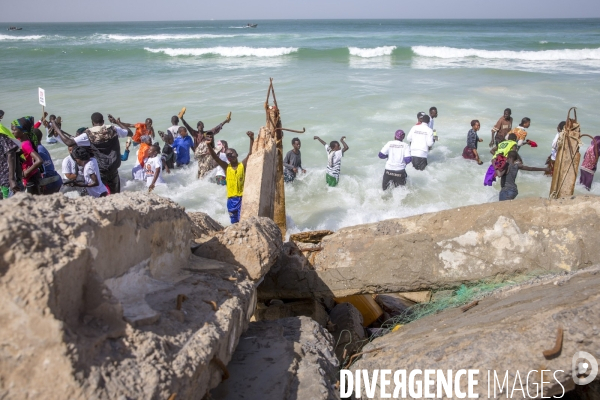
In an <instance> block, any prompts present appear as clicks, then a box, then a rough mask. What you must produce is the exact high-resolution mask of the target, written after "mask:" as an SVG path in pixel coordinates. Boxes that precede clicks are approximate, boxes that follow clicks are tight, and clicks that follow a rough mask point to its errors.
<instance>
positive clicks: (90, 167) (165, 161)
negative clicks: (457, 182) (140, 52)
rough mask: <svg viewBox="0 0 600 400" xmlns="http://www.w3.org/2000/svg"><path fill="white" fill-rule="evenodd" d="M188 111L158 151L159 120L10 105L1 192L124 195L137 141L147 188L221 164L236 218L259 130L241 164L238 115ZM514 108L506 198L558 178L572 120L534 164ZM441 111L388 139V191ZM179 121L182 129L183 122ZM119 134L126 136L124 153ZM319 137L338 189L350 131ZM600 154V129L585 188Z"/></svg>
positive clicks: (494, 168)
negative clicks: (56, 146) (235, 142)
mask: <svg viewBox="0 0 600 400" xmlns="http://www.w3.org/2000/svg"><path fill="white" fill-rule="evenodd" d="M185 112H186V108H185V107H184V108H183V109H182V110H181V111H180V112H179V114H178V115H174V116H173V117H171V120H170V124H171V126H170V127H169V128H167V129H166V132H163V131H158V136H159V137H160V139H162V141H163V142H164V143H163V146H162V151H161V146H160V145H159V143H158V142H156V134H155V130H154V122H153V120H152V118H146V119H145V120H144V122H139V123H135V124H134V123H126V122H122V121H121V119H120V118H114V117H113V116H112V115H110V114H108V120H109V122H110V124H105V122H104V117H103V115H102V114H100V113H97V112H96V113H93V114H92V116H91V124H92V126H91V127H89V128H88V127H82V128H79V129H77V131H76V134H75V135H70V134H69V133H67V132H65V131H64V130H63V129H62V120H61V118H60V116H58V117H57V116H55V115H50V116H49V119H48V120H47V119H46V117H47V116H48V114H47V113H44V116H43V117H42V118H41V119H40V120H39V121H37V122H35V120H34V118H33V117H31V116H27V117H22V118H18V119H16V120H14V121H12V123H11V129H10V130H9V129H8V128H6V127H4V126H3V125H2V124H1V120H2V118H3V117H4V112H3V111H1V110H0V188H1V196H0V198H8V197H10V196H11V195H12V194H13V193H15V192H19V191H27V192H28V193H32V194H36V195H42V194H52V193H56V192H58V191H61V192H65V193H66V192H69V191H78V192H79V193H80V194H82V195H90V196H93V197H104V196H107V195H110V194H116V193H119V192H120V191H121V185H120V177H119V168H120V167H121V162H122V161H126V160H127V159H128V158H129V153H130V146H131V145H133V146H134V148H137V154H136V161H135V165H134V167H133V169H132V172H131V175H132V178H133V179H134V180H140V181H144V182H145V183H146V186H147V188H148V191H152V190H153V189H155V187H156V186H157V185H165V184H166V181H165V179H164V174H165V173H166V174H170V173H171V172H172V171H173V170H174V169H176V168H181V167H185V166H187V165H189V164H190V163H191V155H193V156H194V158H195V159H196V161H197V178H198V179H201V178H203V177H205V176H207V175H208V173H209V172H211V171H213V170H216V171H215V179H214V181H215V183H217V184H218V185H223V186H226V187H227V209H228V212H229V215H230V220H231V222H232V223H236V222H237V221H239V217H240V210H241V204H242V197H243V190H244V182H245V175H246V172H245V169H246V165H247V161H248V157H249V156H250V155H251V153H252V143H253V141H254V133H252V132H250V131H248V132H247V135H248V137H249V138H250V151H249V153H248V156H247V157H246V158H245V159H244V160H243V161H242V162H238V153H237V152H236V150H235V149H232V148H229V146H228V144H227V142H226V141H225V140H219V141H216V142H215V136H216V135H217V134H218V133H219V132H220V131H221V130H222V129H223V127H224V125H225V124H227V123H229V122H230V121H231V112H230V113H229V114H228V116H227V118H226V119H225V120H224V121H223V122H221V123H220V124H218V125H217V126H215V127H214V128H212V129H210V130H208V131H205V130H204V123H203V122H202V121H198V122H197V124H196V129H193V128H192V127H191V126H190V125H189V124H188V122H187V121H186V120H185V119H184V114H185ZM511 115H512V110H511V109H510V108H507V109H505V110H504V113H503V115H502V116H501V117H500V118H499V119H498V121H497V122H496V124H495V125H494V127H493V128H492V130H491V134H492V135H491V140H490V147H491V151H490V152H491V154H492V158H491V165H490V166H489V168H488V170H487V172H486V174H485V179H484V185H490V186H491V185H492V182H493V181H495V180H496V178H500V186H501V190H500V194H499V200H500V201H503V200H510V199H514V198H515V197H516V196H517V194H518V190H517V185H516V177H517V173H518V171H519V170H525V171H544V172H545V173H546V175H550V176H551V175H552V171H553V167H554V162H555V160H556V152H557V149H558V142H559V138H560V134H561V132H562V131H563V130H564V127H565V121H562V122H561V123H560V124H559V125H558V127H557V134H556V136H555V138H554V140H553V142H552V146H551V154H550V156H549V157H548V160H547V161H546V167H545V168H536V167H528V166H526V165H524V164H523V161H522V159H521V157H520V155H519V153H518V152H519V150H520V148H521V147H522V146H524V145H530V146H531V147H537V144H536V143H535V142H533V141H531V140H529V139H527V134H528V133H527V129H528V128H529V127H530V126H531V119H530V118H527V117H525V118H523V119H522V120H521V123H520V124H519V126H517V127H516V128H513V118H512V116H511ZM437 116H438V110H437V108H436V107H431V108H430V109H429V114H426V113H425V112H419V113H417V122H416V124H415V125H414V126H413V127H411V129H410V130H409V132H408V134H405V132H404V131H403V130H400V129H399V130H397V131H396V132H395V133H394V139H393V140H390V141H389V142H387V143H386V144H385V145H384V146H383V148H382V149H381V151H380V152H379V158H380V159H383V160H386V163H385V169H384V173H383V179H382V189H383V190H387V189H390V188H394V187H398V186H404V185H406V183H407V178H408V175H407V173H406V168H407V166H408V165H409V164H412V166H413V168H414V169H415V170H416V171H423V170H425V169H426V167H427V165H428V160H427V159H428V155H429V152H430V151H431V150H432V149H433V147H434V144H435V142H436V141H437V140H438V137H437V132H436V130H435V129H434V119H435V118H437ZM180 122H181V123H182V124H183V126H180V125H179V123H180ZM42 125H43V126H44V127H45V128H46V132H47V135H46V136H47V137H46V143H48V144H53V143H58V142H61V143H63V144H64V145H66V146H67V148H68V151H69V156H67V157H66V158H65V159H64V160H63V163H62V173H63V175H64V178H65V180H64V181H63V179H61V177H60V175H59V174H58V172H57V171H56V169H55V167H54V164H53V162H52V159H51V157H50V153H49V152H48V150H47V149H46V148H45V147H44V146H43V145H42V138H43V133H42V131H41V130H40V129H39V128H40V127H41V126H42ZM132 129H135V132H134V131H133V130H132ZM480 129H481V124H480V122H479V120H477V119H475V120H472V121H471V129H470V130H469V131H468V133H467V145H466V146H465V148H464V149H463V153H462V155H463V158H465V159H468V160H475V161H476V162H477V163H478V164H479V165H481V164H483V161H482V160H481V154H480V152H479V150H478V144H479V143H481V142H482V141H483V139H481V138H480V137H479V133H478V132H479V131H480ZM121 138H127V143H126V148H125V151H124V152H123V154H122V153H121V144H120V139H121ZM314 139H315V140H318V141H319V142H320V143H321V144H322V145H323V146H324V147H325V151H326V154H327V166H326V173H325V183H326V184H327V185H328V186H330V187H335V186H337V185H338V183H339V181H340V175H341V164H342V158H343V156H344V154H345V152H346V151H348V149H349V146H348V144H347V143H346V137H345V136H343V137H342V138H341V139H340V141H339V142H338V141H335V140H334V141H331V142H330V143H329V144H327V143H326V142H325V141H324V140H322V139H321V138H320V137H318V136H315V137H314ZM404 139H406V143H405V142H404ZM340 143H341V144H340ZM291 145H292V149H291V150H290V151H289V152H288V153H287V154H286V155H285V158H284V160H283V167H284V171H283V173H284V181H285V182H286V183H287V184H291V183H293V182H294V181H295V180H296V178H297V176H298V174H299V173H306V170H305V169H304V168H303V166H302V157H301V152H300V148H301V141H300V139H299V138H297V137H295V138H293V139H292V141H291ZM599 155H600V136H596V137H595V138H594V139H593V141H592V144H591V145H590V146H589V148H588V149H587V150H586V152H585V155H584V159H583V163H582V165H581V169H580V170H581V177H580V183H581V184H582V185H584V186H585V187H586V189H587V190H590V188H591V185H592V180H593V176H594V173H595V171H596V168H597V164H598V158H599Z"/></svg>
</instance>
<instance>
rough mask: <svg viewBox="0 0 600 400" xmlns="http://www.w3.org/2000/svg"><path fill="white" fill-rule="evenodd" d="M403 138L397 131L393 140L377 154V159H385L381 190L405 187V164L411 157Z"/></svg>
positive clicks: (402, 134)
mask: <svg viewBox="0 0 600 400" xmlns="http://www.w3.org/2000/svg"><path fill="white" fill-rule="evenodd" d="M404 136H405V134H404V131H403V130H401V129H400V130H397V131H396V133H395V134H394V140H392V141H389V142H387V143H386V144H385V146H383V148H382V149H381V151H380V152H379V158H381V159H382V160H386V159H387V161H386V163H385V172H384V173H383V182H382V188H383V190H386V189H388V188H389V187H397V186H404V185H406V164H408V163H410V162H411V157H410V148H409V146H408V144H406V143H404V142H403V140H404Z"/></svg>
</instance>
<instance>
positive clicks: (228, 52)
mask: <svg viewBox="0 0 600 400" xmlns="http://www.w3.org/2000/svg"><path fill="white" fill-rule="evenodd" d="M144 50H146V51H149V52H151V53H164V54H166V55H168V56H171V57H178V56H204V55H217V56H221V57H280V56H284V55H287V54H291V53H295V52H297V51H298V48H296V47H273V48H267V47H208V48H196V49H171V48H165V49H151V48H148V47H145V48H144Z"/></svg>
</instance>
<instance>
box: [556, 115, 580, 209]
mask: <svg viewBox="0 0 600 400" xmlns="http://www.w3.org/2000/svg"><path fill="white" fill-rule="evenodd" d="M571 111H573V115H574V117H575V118H573V119H572V118H571ZM566 122H567V123H566V125H565V129H564V130H563V131H562V132H561V134H560V136H559V139H558V149H557V151H556V161H555V162H554V171H553V173H552V184H551V185H550V196H549V197H550V198H551V199H562V198H564V197H571V196H573V192H574V190H575V183H576V182H577V173H578V172H579V159H580V158H581V155H580V154H579V146H580V144H581V127H580V126H579V123H578V122H577V109H576V108H575V107H572V108H571V109H570V110H569V112H568V114H567V121H566Z"/></svg>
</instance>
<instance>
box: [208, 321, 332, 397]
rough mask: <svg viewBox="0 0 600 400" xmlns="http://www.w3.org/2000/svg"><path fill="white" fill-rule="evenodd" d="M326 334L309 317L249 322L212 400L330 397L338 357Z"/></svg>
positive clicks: (212, 393)
mask: <svg viewBox="0 0 600 400" xmlns="http://www.w3.org/2000/svg"><path fill="white" fill-rule="evenodd" d="M332 344H333V341H332V337H331V335H330V334H329V333H328V332H327V330H325V329H324V328H323V327H321V326H320V325H319V324H318V323H316V322H315V321H313V320H312V319H310V318H308V317H292V318H283V319H278V320H276V321H260V322H252V323H250V326H249V328H248V330H247V331H246V333H244V335H243V336H242V337H241V338H240V344H239V345H238V347H237V349H236V350H235V353H234V355H233V358H232V359H231V362H230V363H229V365H227V369H228V371H229V379H227V380H226V381H223V383H221V385H219V386H218V387H217V388H215V389H213V390H212V391H211V396H212V398H213V399H214V400H234V399H240V400H241V399H244V400H255V399H256V400H295V399H311V400H334V399H339V391H338V389H336V388H335V384H336V382H337V380H338V361H337V359H336V358H335V355H334V354H333V348H332Z"/></svg>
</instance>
